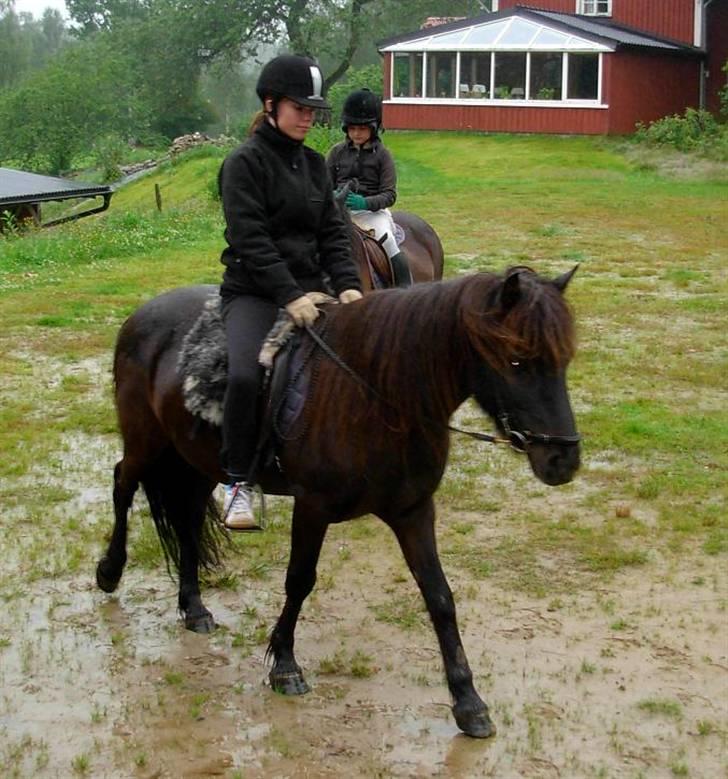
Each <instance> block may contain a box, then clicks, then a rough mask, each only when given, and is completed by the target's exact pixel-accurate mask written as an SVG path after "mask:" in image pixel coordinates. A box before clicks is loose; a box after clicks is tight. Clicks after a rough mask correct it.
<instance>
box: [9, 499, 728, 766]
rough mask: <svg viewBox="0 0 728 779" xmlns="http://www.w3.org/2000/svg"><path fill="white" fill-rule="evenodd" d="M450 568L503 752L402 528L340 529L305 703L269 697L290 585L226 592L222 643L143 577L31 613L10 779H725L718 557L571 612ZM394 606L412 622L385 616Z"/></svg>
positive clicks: (333, 541)
mask: <svg viewBox="0 0 728 779" xmlns="http://www.w3.org/2000/svg"><path fill="white" fill-rule="evenodd" d="M97 508H99V509H100V508H101V506H100V505H99V506H98V507H97ZM453 521H457V516H453V517H444V518H443V522H442V524H443V525H446V524H447V523H448V522H453ZM371 522H372V524H373V526H374V521H371ZM375 527H376V526H375ZM449 567H450V574H451V576H450V578H451V583H452V586H453V589H454V591H455V592H456V596H458V607H459V614H460V622H461V626H462V632H463V638H464V642H465V646H466V649H467V651H468V653H469V658H470V661H471V665H472V667H473V670H474V673H475V676H476V684H477V686H478V688H479V691H480V692H481V695H482V696H483V697H484V698H485V699H486V700H487V701H488V702H489V704H490V706H491V708H492V712H493V716H494V719H495V721H496V723H497V725H498V728H499V732H498V735H497V736H496V737H495V738H494V739H491V740H489V741H487V742H482V741H476V740H472V739H469V738H467V737H465V736H463V735H461V734H459V733H458V731H457V728H456V727H455V724H454V722H453V720H452V717H451V716H450V713H449V702H448V696H447V691H446V688H445V685H444V682H443V680H442V673H441V667H440V658H439V653H438V652H437V649H436V644H435V639H434V634H433V633H432V631H431V630H430V628H429V626H428V625H427V623H426V620H425V619H424V616H423V614H422V612H421V610H420V609H419V606H418V603H417V599H416V593H415V590H414V585H413V584H412V583H411V582H410V581H409V579H408V578H407V577H406V576H404V573H405V571H404V564H403V563H402V562H401V561H400V559H399V553H398V552H397V550H396V549H395V547H394V544H393V542H392V540H391V539H390V538H389V536H388V535H387V533H386V531H385V529H384V528H381V529H379V528H378V527H377V529H376V530H374V532H372V533H370V534H367V536H365V537H364V538H352V534H351V532H349V531H348V529H347V528H346V527H341V528H334V529H333V530H332V533H331V535H330V537H329V538H328V539H327V544H326V546H325V553H324V556H323V559H322V563H321V566H320V576H321V581H322V582H323V584H322V587H321V588H319V591H318V592H317V593H316V594H315V596H314V597H313V598H312V600H311V603H310V604H308V606H307V608H306V609H305V616H304V618H303V619H302V621H301V623H300V628H299V631H298V635H297V639H298V640H297V652H298V657H299V661H300V662H301V663H302V665H303V666H304V668H305V669H306V671H307V675H308V679H309V681H310V682H311V684H312V687H313V691H312V692H311V693H310V694H309V695H307V696H304V697H301V698H296V699H286V698H284V697H281V696H278V695H276V694H274V693H272V692H271V691H270V689H269V688H268V687H267V686H266V683H265V679H266V673H267V670H266V666H265V664H264V657H263V655H264V649H265V645H264V643H263V642H262V641H260V643H257V644H255V643H253V644H251V643H249V641H248V639H249V638H250V636H251V635H253V634H254V633H255V632H256V630H257V631H258V632H259V633H260V632H261V627H262V628H265V627H266V626H267V627H269V626H271V625H272V624H273V621H274V619H275V616H276V614H277V611H278V609H279V606H280V604H281V595H282V593H281V583H282V579H283V571H282V570H276V571H273V572H272V573H271V575H270V577H269V580H270V581H263V582H253V583H252V585H241V586H239V587H238V588H237V591H234V592H233V591H225V590H213V591H210V592H209V593H208V596H207V602H208V605H209V606H210V608H211V609H212V611H213V612H214V613H215V615H216V618H217V620H218V621H219V623H220V625H221V628H220V630H219V631H218V632H217V633H216V634H215V635H213V636H212V637H205V636H197V635H193V634H190V633H188V632H186V631H185V630H183V629H182V627H181V626H180V623H179V620H178V616H177V614H176V609H175V588H174V586H173V584H172V583H171V582H170V580H169V579H168V578H166V577H164V576H162V575H161V573H160V574H153V573H151V574H150V573H149V572H142V571H140V570H132V571H130V572H129V573H128V574H127V576H126V577H125V579H124V580H123V582H122V587H121V589H120V591H119V593H118V596H114V597H109V596H106V595H104V594H102V593H100V592H98V591H96V589H95V587H94V585H93V582H92V571H91V570H83V571H81V572H80V573H79V574H78V575H75V576H72V577H65V576H64V577H61V578H54V579H46V578H41V579H39V580H37V581H36V582H35V583H34V584H33V585H32V586H31V587H28V588H26V589H24V590H23V592H22V594H21V593H18V594H17V595H16V597H12V598H10V599H9V600H8V601H6V602H7V604H8V611H7V612H6V620H5V624H4V626H3V629H2V635H3V643H2V649H1V650H0V659H1V660H2V671H1V672H0V679H1V681H2V690H3V694H2V708H1V709H0V744H1V745H2V761H3V762H2V763H0V765H1V766H2V768H3V771H2V774H3V775H4V776H18V777H26V776H58V777H66V776H74V775H87V776H93V777H149V778H151V777H206V776H228V777H234V776H245V777H309V776H310V777H325V776H332V777H334V776H336V777H339V776H363V777H366V776H371V777H378V776H382V777H388V776H393V777H399V776H403V777H404V776H408V777H409V776H412V777H440V776H442V777H479V776H496V777H562V776H563V777H588V776H604V777H612V776H614V777H621V776H624V777H638V776H643V777H653V776H654V777H664V776H691V777H706V779H707V778H709V777H719V776H723V775H725V770H726V763H725V758H726V752H725V746H726V744H725V734H726V728H728V721H727V718H726V704H727V702H728V684H727V682H728V645H727V642H726V638H727V636H726V617H725V605H726V595H727V593H726V592H725V590H723V591H721V590H720V587H719V584H718V583H719V582H722V581H724V577H723V572H722V571H721V570H720V566H719V564H718V560H716V561H715V566H711V565H709V563H708V562H706V560H705V558H700V560H699V561H696V562H695V564H694V565H692V564H685V563H684V562H683V564H682V565H681V566H680V568H679V569H671V568H670V567H669V565H668V564H666V563H665V562H664V561H659V560H656V561H653V562H651V563H650V564H649V568H648V570H645V569H640V570H639V571H636V572H634V571H633V572H630V573H627V574H620V575H618V576H617V577H616V578H615V579H614V580H613V581H612V582H610V583H609V584H608V585H606V586H604V587H598V588H592V589H589V590H585V591H583V592H581V593H579V594H577V595H573V596H569V597H568V598H564V599H563V601H561V602H558V603H554V602H547V601H546V600H544V599H540V598H534V597H528V596H525V595H518V594H515V593H513V592H509V591H506V590H504V589H502V587H500V586H499V583H498V581H496V580H493V579H488V580H483V581H478V582H476V583H473V581H472V577H470V576H468V575H467V574H466V573H463V572H462V571H459V570H458V569H457V567H455V568H453V566H452V565H451V566H449ZM463 593H465V594H463ZM383 595H384V596H386V597H385V598H383V597H382V596H383ZM383 602H387V603H390V604H392V603H393V604H399V605H401V606H402V613H400V614H399V617H393V616H392V615H391V614H390V615H389V617H387V616H386V615H385V616H384V617H383V616H382V614H383V612H382V605H381V604H382V603H383ZM243 613H245V614H247V615H248V616H249V617H251V619H249V620H248V621H247V622H246V624H247V626H248V629H249V630H248V636H247V637H246V636H242V635H240V632H239V631H240V627H241V614H243ZM251 615H252V616H251ZM407 615H408V616H407ZM384 620H387V621H384ZM263 632H264V630H263Z"/></svg>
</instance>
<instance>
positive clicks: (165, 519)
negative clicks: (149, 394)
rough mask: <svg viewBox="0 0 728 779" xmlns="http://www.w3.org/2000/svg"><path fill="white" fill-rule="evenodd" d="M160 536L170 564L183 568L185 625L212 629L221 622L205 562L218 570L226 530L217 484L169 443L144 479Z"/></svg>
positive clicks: (181, 603)
mask: <svg viewBox="0 0 728 779" xmlns="http://www.w3.org/2000/svg"><path fill="white" fill-rule="evenodd" d="M142 484H143V486H144V491H145V492H146V494H147V499H148V501H149V508H150V510H151V513H152V517H153V519H154V524H155V525H156V527H157V534H158V536H159V540H160V542H161V544H162V548H163V549H164V551H165V555H166V558H167V562H168V565H169V564H170V563H172V564H174V565H176V566H177V568H178V571H179V596H178V605H179V610H180V612H181V613H182V615H183V617H184V622H185V627H186V628H187V629H188V630H193V631H195V632H196V633H210V632H212V631H213V630H214V629H215V620H214V619H213V617H212V614H211V613H210V612H209V611H208V610H207V609H206V608H205V606H204V605H203V603H202V597H201V595H200V578H199V568H200V566H203V567H207V568H213V567H215V566H217V565H218V564H219V562H220V557H221V555H220V545H219V537H220V535H221V533H222V531H220V534H218V533H217V532H216V526H215V524H214V522H213V517H212V516H209V519H208V520H207V521H206V519H207V518H208V515H213V514H215V513H216V508H215V506H214V503H213V502H212V501H211V498H210V496H211V494H212V490H213V488H214V486H215V484H214V482H212V481H210V480H209V479H208V478H206V477H205V476H203V475H202V474H201V473H199V472H198V471H196V470H195V469H194V468H192V466H191V465H189V464H188V463H187V462H185V461H184V460H183V459H182V458H181V457H180V455H179V454H177V452H176V451H175V450H174V449H172V447H168V448H167V449H166V450H165V451H164V452H163V453H162V455H161V456H160V457H159V459H158V460H157V462H156V463H154V466H153V467H152V468H150V469H149V470H148V471H147V472H146V473H145V474H144V477H143V478H142Z"/></svg>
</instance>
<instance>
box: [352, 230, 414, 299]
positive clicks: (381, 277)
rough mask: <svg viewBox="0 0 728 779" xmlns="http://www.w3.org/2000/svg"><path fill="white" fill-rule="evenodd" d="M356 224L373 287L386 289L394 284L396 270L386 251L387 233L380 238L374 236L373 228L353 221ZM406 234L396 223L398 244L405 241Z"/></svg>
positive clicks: (395, 233)
mask: <svg viewBox="0 0 728 779" xmlns="http://www.w3.org/2000/svg"><path fill="white" fill-rule="evenodd" d="M352 224H353V225H354V232H355V234H356V235H358V236H359V238H360V239H361V243H362V246H363V248H364V256H365V257H366V262H367V270H368V271H369V279H370V280H371V282H372V289H386V288H387V287H393V286H394V271H393V270H392V263H391V262H390V261H389V257H388V256H387V252H385V251H384V246H383V244H384V241H385V240H386V239H387V236H386V234H385V235H383V236H382V237H381V238H380V239H379V240H377V239H376V238H375V237H374V233H373V232H372V231H371V230H365V229H363V228H362V227H359V225H358V224H356V223H355V222H352ZM405 238H406V234H405V231H404V229H403V228H402V226H401V225H399V224H397V223H396V222H395V223H394V239H395V240H396V241H397V244H400V245H401V244H402V243H404V241H405Z"/></svg>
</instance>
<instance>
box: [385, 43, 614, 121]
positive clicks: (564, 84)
mask: <svg viewBox="0 0 728 779" xmlns="http://www.w3.org/2000/svg"><path fill="white" fill-rule="evenodd" d="M453 53H454V54H455V55H456V61H455V68H456V74H457V80H456V82H455V86H456V89H455V97H446V98H445V97H425V95H427V91H426V87H427V67H428V62H427V58H428V57H427V55H428V52H427V51H422V89H421V93H422V95H423V96H422V97H391V98H389V100H386V101H385V102H387V103H393V104H397V103H409V104H416V105H423V104H425V105H453V104H454V103H456V104H457V103H460V104H466V105H477V106H484V105H489V106H492V105H496V106H497V105H507V106H512V107H514V108H515V107H522V108H533V107H548V108H574V107H579V108H609V106H608V105H606V104H605V103H603V102H602V99H603V95H602V87H603V79H604V53H603V52H592V51H587V52H584V53H585V54H597V56H598V60H597V62H598V65H597V67H598V71H597V96H596V98H595V99H594V100H579V99H575V98H568V97H567V95H568V93H569V92H568V86H569V85H568V80H569V53H570V52H567V51H562V52H559V53H560V54H561V55H562V57H563V64H562V68H561V99H560V100H531V99H530V80H531V79H530V75H531V52H526V92H525V97H524V98H523V99H520V100H513V99H508V100H502V99H498V98H496V97H493V95H494V94H495V91H494V90H495V55H496V53H497V52H495V51H491V52H490V58H491V59H490V84H489V94H490V97H488V98H486V99H482V98H467V97H461V96H460V74H461V64H460V58H461V56H462V55H463V54H465V53H467V52H461V51H455V52H453ZM571 53H579V52H571ZM389 94H390V95H393V94H394V67H392V68H391V69H390V84H389Z"/></svg>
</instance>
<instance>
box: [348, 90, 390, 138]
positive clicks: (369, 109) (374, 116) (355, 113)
mask: <svg viewBox="0 0 728 779" xmlns="http://www.w3.org/2000/svg"><path fill="white" fill-rule="evenodd" d="M350 124H363V125H369V127H371V128H372V130H374V133H375V134H376V133H378V132H379V130H380V128H381V126H382V101H381V100H380V99H379V98H378V97H377V96H376V95H375V94H374V92H372V91H371V89H367V88H366V87H364V88H362V89H357V90H355V91H354V92H352V93H351V94H350V95H349V96H348V97H347V98H346V100H345V101H344V108H343V109H342V111H341V129H342V130H343V131H344V132H346V128H347V127H348V126H349V125H350Z"/></svg>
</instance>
